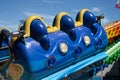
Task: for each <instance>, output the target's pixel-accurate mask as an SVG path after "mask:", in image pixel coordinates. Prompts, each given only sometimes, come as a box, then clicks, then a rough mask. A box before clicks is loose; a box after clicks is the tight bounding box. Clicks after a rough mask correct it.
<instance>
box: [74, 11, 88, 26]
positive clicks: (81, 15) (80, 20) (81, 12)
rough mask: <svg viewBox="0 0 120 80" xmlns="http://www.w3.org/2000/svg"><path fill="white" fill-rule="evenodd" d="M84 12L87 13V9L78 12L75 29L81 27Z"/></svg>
mask: <svg viewBox="0 0 120 80" xmlns="http://www.w3.org/2000/svg"><path fill="white" fill-rule="evenodd" d="M86 11H89V10H88V9H82V10H81V11H80V12H79V15H78V21H75V27H79V26H81V25H83V16H84V13H85V12H86Z"/></svg>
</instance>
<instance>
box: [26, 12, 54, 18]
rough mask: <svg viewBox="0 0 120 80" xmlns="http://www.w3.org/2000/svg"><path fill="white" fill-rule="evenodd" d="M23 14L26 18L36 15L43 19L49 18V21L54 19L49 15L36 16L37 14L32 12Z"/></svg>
mask: <svg viewBox="0 0 120 80" xmlns="http://www.w3.org/2000/svg"><path fill="white" fill-rule="evenodd" d="M24 14H25V15H26V16H31V15H38V16H40V17H43V18H49V19H53V18H54V16H52V15H49V14H38V13H33V12H25V13H24Z"/></svg>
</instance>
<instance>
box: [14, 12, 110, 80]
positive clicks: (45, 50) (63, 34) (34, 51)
mask: <svg viewBox="0 0 120 80" xmlns="http://www.w3.org/2000/svg"><path fill="white" fill-rule="evenodd" d="M68 19H70V21H69V20H68ZM84 20H85V21H84V24H83V25H82V26H80V27H75V26H74V24H73V20H71V18H70V17H68V16H63V18H62V21H61V25H63V28H61V30H59V31H57V32H53V33H49V34H48V33H47V30H46V26H45V25H44V24H43V23H42V22H41V21H39V20H34V21H32V23H31V26H30V37H25V38H24V43H23V42H21V41H20V40H19V39H18V40H16V42H15V43H14V45H13V50H14V54H15V58H16V63H20V64H21V65H22V66H23V67H24V70H25V71H24V75H23V76H22V79H28V80H30V79H32V80H35V79H36V78H40V79H41V78H44V77H46V76H49V75H51V74H54V73H55V72H57V71H58V72H59V71H61V69H63V68H66V67H68V66H71V65H73V64H77V63H79V62H80V61H82V60H83V61H84V60H85V62H86V59H87V58H89V57H90V59H87V61H88V62H89V61H90V60H91V61H90V62H89V63H87V62H86V64H85V63H84V62H81V63H83V64H82V67H83V66H86V65H89V64H92V63H94V62H96V61H98V60H99V59H102V58H104V57H105V56H106V55H105V53H101V54H102V55H101V54H98V53H100V52H102V51H103V50H104V48H105V47H106V46H107V43H108V39H107V36H106V33H105V31H104V29H103V27H102V26H101V25H99V24H98V23H96V21H95V16H94V15H93V14H92V13H90V12H85V14H84ZM64 21H68V22H66V23H68V24H66V23H63V22H64ZM62 23H63V24H62ZM69 24H70V25H69ZM71 25H72V26H71ZM66 26H67V27H68V28H69V29H68V32H67V29H65V30H64V27H66ZM85 35H87V36H89V37H90V41H91V43H90V45H88V46H86V45H85V42H84V36H85ZM99 40H100V41H101V40H102V41H101V42H100V43H99ZM62 42H64V43H66V44H67V46H68V52H67V53H66V55H61V52H60V47H59V45H60V43H62ZM99 46H100V47H99ZM78 47H79V48H80V49H81V51H76V49H77V48H78ZM76 52H77V53H79V57H75V55H76V54H75V53H76ZM95 55H99V57H98V56H97V57H94V56H95ZM50 56H54V58H55V60H56V62H55V65H54V67H51V68H49V67H48V65H51V64H47V62H48V60H49V59H48V58H49V57H50ZM77 56H78V54H77ZM92 56H93V57H92ZM100 56H101V57H100ZM93 58H94V59H95V60H94V59H93ZM53 61H54V60H52V62H53ZM50 63H51V61H50ZM81 63H80V64H81ZM79 69H80V68H79ZM72 70H73V71H74V70H75V71H76V70H78V69H77V68H76V69H75V68H73V69H72ZM71 72H72V71H71ZM71 72H70V73H71ZM62 74H64V73H62Z"/></svg>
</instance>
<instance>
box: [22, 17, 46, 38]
mask: <svg viewBox="0 0 120 80" xmlns="http://www.w3.org/2000/svg"><path fill="white" fill-rule="evenodd" d="M35 19H37V20H40V21H42V22H43V23H44V21H43V19H42V18H41V17H39V16H30V17H29V18H28V19H27V20H26V22H25V35H24V37H29V36H30V25H31V22H32V21H33V20H35ZM44 24H45V23H44Z"/></svg>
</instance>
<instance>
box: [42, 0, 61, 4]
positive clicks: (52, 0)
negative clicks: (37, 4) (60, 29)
mask: <svg viewBox="0 0 120 80" xmlns="http://www.w3.org/2000/svg"><path fill="white" fill-rule="evenodd" d="M42 1H43V2H44V3H47V4H53V3H62V1H58V0H42Z"/></svg>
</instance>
